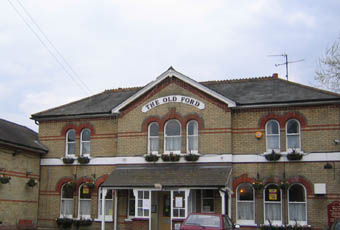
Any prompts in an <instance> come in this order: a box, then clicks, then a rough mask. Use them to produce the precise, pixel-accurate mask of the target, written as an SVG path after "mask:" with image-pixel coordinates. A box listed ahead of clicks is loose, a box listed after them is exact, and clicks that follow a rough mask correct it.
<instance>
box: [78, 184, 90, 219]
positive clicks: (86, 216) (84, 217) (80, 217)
mask: <svg viewBox="0 0 340 230" xmlns="http://www.w3.org/2000/svg"><path fill="white" fill-rule="evenodd" d="M84 185H85V183H83V184H81V185H80V186H79V189H78V194H79V195H78V219H91V210H90V215H80V202H81V200H87V201H90V202H91V206H92V195H91V198H90V199H84V198H80V190H81V188H82V187H83V186H84ZM89 192H90V194H91V191H89ZM91 209H92V207H91Z"/></svg>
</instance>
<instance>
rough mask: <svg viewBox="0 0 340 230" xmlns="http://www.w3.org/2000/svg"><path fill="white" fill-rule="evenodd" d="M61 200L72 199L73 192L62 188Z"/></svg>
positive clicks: (64, 187)
mask: <svg viewBox="0 0 340 230" xmlns="http://www.w3.org/2000/svg"><path fill="white" fill-rule="evenodd" d="M62 198H68V199H73V190H72V189H68V188H67V187H66V186H65V185H64V186H63V192H62Z"/></svg>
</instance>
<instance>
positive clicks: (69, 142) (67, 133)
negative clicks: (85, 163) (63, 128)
mask: <svg viewBox="0 0 340 230" xmlns="http://www.w3.org/2000/svg"><path fill="white" fill-rule="evenodd" d="M71 131H73V132H74V141H69V140H68V136H69V134H70V132H71ZM76 139H77V138H76V130H74V129H69V130H67V132H66V140H65V157H75V155H76ZM69 144H73V145H74V154H69V147H68V145H69Z"/></svg>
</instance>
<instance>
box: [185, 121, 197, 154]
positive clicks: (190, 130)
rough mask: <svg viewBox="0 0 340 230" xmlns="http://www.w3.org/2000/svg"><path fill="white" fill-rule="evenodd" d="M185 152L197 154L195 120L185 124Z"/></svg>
mask: <svg viewBox="0 0 340 230" xmlns="http://www.w3.org/2000/svg"><path fill="white" fill-rule="evenodd" d="M187 152H188V153H198V123H197V121H195V120H191V121H189V122H188V123H187Z"/></svg>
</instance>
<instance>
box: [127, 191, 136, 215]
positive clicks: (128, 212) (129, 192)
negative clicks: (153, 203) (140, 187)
mask: <svg viewBox="0 0 340 230" xmlns="http://www.w3.org/2000/svg"><path fill="white" fill-rule="evenodd" d="M130 194H132V196H133V199H132V198H130ZM131 200H134V201H135V207H134V209H135V215H134V216H131V215H130V202H131ZM126 216H127V217H128V219H132V218H134V217H135V216H136V196H135V194H134V192H133V190H131V189H129V190H128V206H127V214H126Z"/></svg>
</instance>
